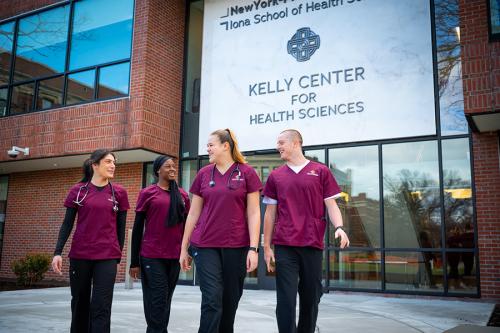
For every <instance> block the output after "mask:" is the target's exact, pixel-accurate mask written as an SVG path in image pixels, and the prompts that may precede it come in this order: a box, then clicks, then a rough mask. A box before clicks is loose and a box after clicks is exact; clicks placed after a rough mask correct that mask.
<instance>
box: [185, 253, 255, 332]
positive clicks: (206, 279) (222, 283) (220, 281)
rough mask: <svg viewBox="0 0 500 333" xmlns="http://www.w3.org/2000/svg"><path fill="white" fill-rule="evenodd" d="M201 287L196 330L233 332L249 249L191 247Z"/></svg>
mask: <svg viewBox="0 0 500 333" xmlns="http://www.w3.org/2000/svg"><path fill="white" fill-rule="evenodd" d="M190 254H191V256H192V257H193V258H194V262H195V264H196V273H197V277H198V281H199V282H200V290H201V318H200V328H199V330H198V333H232V332H233V331H234V329H233V325H234V318H235V316H236V310H237V309H238V303H239V301H240V298H241V295H242V294H243V283H244V281H245V276H246V259H247V254H248V248H247V247H244V248H198V247H193V246H191V248H190Z"/></svg>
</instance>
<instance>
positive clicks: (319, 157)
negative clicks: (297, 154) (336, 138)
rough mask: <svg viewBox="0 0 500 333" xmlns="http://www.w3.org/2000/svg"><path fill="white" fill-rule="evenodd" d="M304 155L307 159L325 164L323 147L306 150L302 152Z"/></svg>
mask: <svg viewBox="0 0 500 333" xmlns="http://www.w3.org/2000/svg"><path fill="white" fill-rule="evenodd" d="M304 156H305V157H306V158H307V159H308V160H311V161H316V162H320V163H323V164H326V158H325V150H324V149H317V150H306V151H305V152H304Z"/></svg>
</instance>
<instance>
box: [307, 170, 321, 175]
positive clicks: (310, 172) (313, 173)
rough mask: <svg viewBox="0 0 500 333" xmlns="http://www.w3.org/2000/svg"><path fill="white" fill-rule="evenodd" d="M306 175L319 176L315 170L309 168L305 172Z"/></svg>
mask: <svg viewBox="0 0 500 333" xmlns="http://www.w3.org/2000/svg"><path fill="white" fill-rule="evenodd" d="M307 175H308V176H315V177H319V175H318V173H317V172H316V170H311V171H309V172H308V173H307Z"/></svg>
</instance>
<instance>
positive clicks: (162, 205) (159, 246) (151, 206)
mask: <svg viewBox="0 0 500 333" xmlns="http://www.w3.org/2000/svg"><path fill="white" fill-rule="evenodd" d="M175 166H176V164H175V162H174V160H173V159H172V158H171V157H167V156H164V155H160V156H158V158H156V160H155V161H154V163H153V174H154V175H155V177H156V178H157V179H158V182H157V183H156V184H153V185H150V186H148V187H146V188H144V189H143V190H142V191H141V192H140V193H139V197H138V199H137V205H136V216H135V223H134V228H133V231H132V254H131V264H130V271H129V274H130V276H131V277H132V278H134V279H137V278H138V277H139V275H140V276H141V284H142V295H143V302H144V315H145V317H146V323H147V325H148V328H147V331H146V332H147V333H164V332H165V333H166V332H167V326H168V322H169V318H170V304H171V302H172V295H173V293H174V289H175V286H176V285H177V280H178V278H179V272H180V266H179V255H180V252H181V242H182V234H183V232H184V222H185V220H186V216H187V212H188V211H189V197H188V194H187V193H186V192H185V191H184V190H183V189H182V188H180V187H178V185H177V182H176V178H177V171H176V168H175Z"/></svg>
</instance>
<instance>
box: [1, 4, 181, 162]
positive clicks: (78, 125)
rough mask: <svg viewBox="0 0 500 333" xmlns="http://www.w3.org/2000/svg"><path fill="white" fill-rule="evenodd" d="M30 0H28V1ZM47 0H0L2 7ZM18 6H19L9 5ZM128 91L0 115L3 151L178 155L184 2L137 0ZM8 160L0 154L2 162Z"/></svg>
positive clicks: (36, 155) (4, 10)
mask: <svg viewBox="0 0 500 333" xmlns="http://www.w3.org/2000/svg"><path fill="white" fill-rule="evenodd" d="M26 2H28V1H26ZM49 2H50V1H33V3H35V4H34V5H33V6H31V7H30V6H28V5H27V4H25V1H18V2H15V4H16V6H11V2H10V1H2V2H0V13H2V16H6V17H9V15H6V14H5V13H8V14H11V15H10V16H12V15H14V13H19V12H15V10H19V8H24V9H25V10H32V9H35V8H38V6H37V4H40V3H41V4H42V5H46V4H47V3H49ZM12 7H14V8H12ZM135 7H136V8H135V18H134V20H135V21H134V37H133V46H132V50H133V51H132V57H131V73H130V77H131V85H130V96H129V97H128V98H122V99H118V100H112V101H105V102H97V103H91V104H84V105H82V106H76V107H65V108H61V109H57V110H50V111H44V112H37V113H32V114H24V115H19V116H12V117H7V118H3V119H0V151H7V150H8V149H9V148H10V147H12V146H13V145H16V146H19V147H30V158H40V157H51V156H64V155H75V154H82V153H89V152H91V151H93V150H95V149H97V148H101V147H105V148H108V149H111V150H129V149H136V148H145V149H148V150H151V151H154V152H159V153H164V154H168V155H172V156H177V155H178V153H179V138H180V134H179V133H180V115H181V104H182V103H181V100H182V74H183V58H184V24H185V14H184V12H185V4H184V2H183V1H180V0H178V1H161V0H136V3H135ZM7 160H9V157H8V156H7V155H6V154H0V162H2V161H7Z"/></svg>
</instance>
